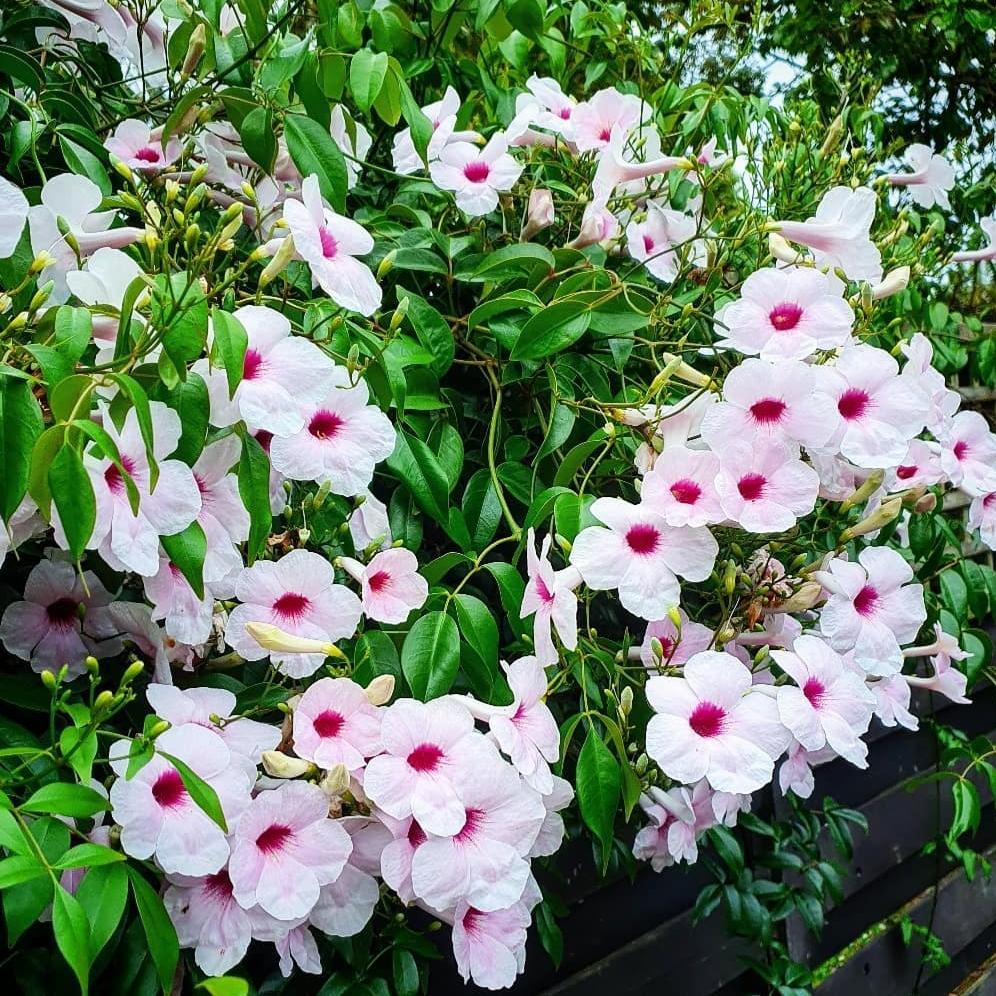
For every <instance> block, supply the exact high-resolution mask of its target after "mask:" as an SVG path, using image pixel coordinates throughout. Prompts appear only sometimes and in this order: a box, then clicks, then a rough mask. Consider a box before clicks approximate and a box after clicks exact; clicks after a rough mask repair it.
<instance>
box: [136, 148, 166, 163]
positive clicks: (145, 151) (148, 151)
mask: <svg viewBox="0 0 996 996" xmlns="http://www.w3.org/2000/svg"><path fill="white" fill-rule="evenodd" d="M135 158H136V159H138V160H141V162H143V163H157V162H159V160H160V159H161V158H162V156H161V155H160V154H159V153H158V152H157V151H156V150H155V149H154V148H152V146H151V145H146V146H145V147H144V148H141V149H139V150H138V152H136V153H135Z"/></svg>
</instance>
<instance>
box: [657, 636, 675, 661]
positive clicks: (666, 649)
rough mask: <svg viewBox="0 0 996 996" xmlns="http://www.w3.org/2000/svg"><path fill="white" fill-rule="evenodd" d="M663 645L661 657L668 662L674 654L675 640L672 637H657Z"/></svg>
mask: <svg viewBox="0 0 996 996" xmlns="http://www.w3.org/2000/svg"><path fill="white" fill-rule="evenodd" d="M657 639H658V641H659V642H660V645H661V657H662V658H663V659H664V660H667V659H668V658H669V657H670V656H671V654H672V653H674V640H672V639H671V637H670V636H659V637H657Z"/></svg>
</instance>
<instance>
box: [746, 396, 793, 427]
mask: <svg viewBox="0 0 996 996" xmlns="http://www.w3.org/2000/svg"><path fill="white" fill-rule="evenodd" d="M787 408H788V405H786V404H785V402H784V401H781V400H779V399H778V398H762V399H761V400H760V401H755V402H754V404H752V405H751V406H750V414H751V418H753V419H754V421H755V422H757V423H758V424H759V425H771V424H772V423H773V422H779V421H781V417H782V416H783V415H784V414H785V411H786V409H787Z"/></svg>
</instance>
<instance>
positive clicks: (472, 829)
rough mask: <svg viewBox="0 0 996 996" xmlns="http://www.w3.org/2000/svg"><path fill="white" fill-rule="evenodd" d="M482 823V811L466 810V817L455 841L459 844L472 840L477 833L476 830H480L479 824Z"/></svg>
mask: <svg viewBox="0 0 996 996" xmlns="http://www.w3.org/2000/svg"><path fill="white" fill-rule="evenodd" d="M483 822H484V810H483V809H468V810H466V816H465V818H464V821H463V826H462V827H461V828H460V832H459V833H458V834H457V835H456V839H457V840H459V841H461V842H465V841H468V840H473V839H474V835H475V834H476V833H477V831H478V830H480V829H481V824H482V823H483Z"/></svg>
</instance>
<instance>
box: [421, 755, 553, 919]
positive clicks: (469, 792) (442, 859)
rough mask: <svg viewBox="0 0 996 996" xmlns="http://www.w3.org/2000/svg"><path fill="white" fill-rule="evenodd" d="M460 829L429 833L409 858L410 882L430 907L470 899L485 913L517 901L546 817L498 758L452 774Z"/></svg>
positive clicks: (539, 804)
mask: <svg viewBox="0 0 996 996" xmlns="http://www.w3.org/2000/svg"><path fill="white" fill-rule="evenodd" d="M458 790H459V792H460V797H461V799H462V800H463V804H464V820H463V825H462V826H461V827H460V829H459V830H458V831H457V832H456V833H455V834H453V835H452V836H449V837H441V836H435V835H431V834H430V835H429V839H428V840H427V841H426V842H425V843H424V844H423V845H422V846H421V847H419V848H418V850H417V851H416V852H415V855H414V857H413V859H412V887H413V888H414V890H415V894H416V895H417V896H418V897H419V898H420V899H421V900H422V901H423V902H426V903H428V904H429V906H431V907H432V908H433V909H439V910H446V909H452V908H453V907H454V906H456V904H457V903H459V902H461V901H462V902H467V903H471V904H472V905H473V906H474V907H475V908H476V909H479V910H481V911H482V912H485V913H490V912H492V911H494V910H500V909H507V908H508V907H509V906H511V905H512V904H513V903H515V902H517V901H518V900H519V899H520V898H521V896H522V893H523V891H524V890H525V888H526V882H527V881H528V879H529V861H528V859H527V857H526V856H527V855H528V854H529V850H530V848H531V847H532V845H533V842H534V841H535V840H536V835H537V834H538V833H539V829H540V827H541V826H542V824H543V821H544V819H545V818H546V809H545V808H544V806H543V803H542V802H541V801H540V797H539V795H538V793H536V792H534V791H533V790H532V789H530V788H529V787H528V786H527V785H526V784H525V783H524V782H523V781H522V780H521V779H520V778H519V776H518V775H517V774H516V773H515V772H514V771H513V770H512V769H511V768H509V767H508V766H507V765H506V764H505V763H504V762H503V761H499V760H497V759H496V760H495V761H494V762H493V763H492V764H491V765H489V766H488V767H487V768H486V769H484V770H480V769H478V770H474V771H465V772H464V774H463V775H462V776H461V777H460V778H459V779H458Z"/></svg>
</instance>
